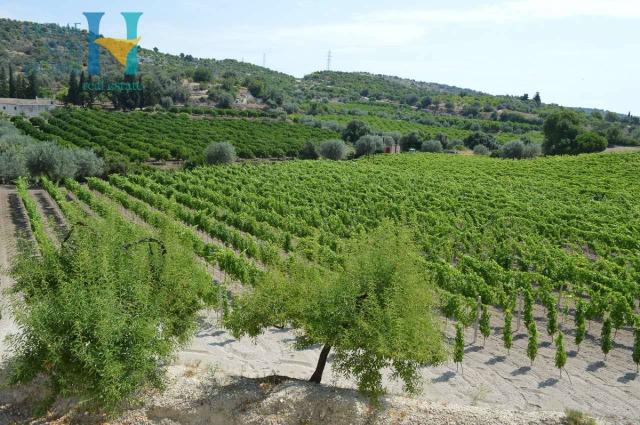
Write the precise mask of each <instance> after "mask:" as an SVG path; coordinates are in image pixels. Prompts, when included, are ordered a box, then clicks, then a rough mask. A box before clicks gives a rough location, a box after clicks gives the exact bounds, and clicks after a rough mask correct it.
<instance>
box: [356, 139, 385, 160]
mask: <svg viewBox="0 0 640 425" xmlns="http://www.w3.org/2000/svg"><path fill="white" fill-rule="evenodd" d="M383 149H384V142H383V140H382V137H380V136H374V135H366V136H362V137H361V138H360V139H358V141H357V142H356V156H363V155H373V154H375V153H378V152H382V151H383Z"/></svg>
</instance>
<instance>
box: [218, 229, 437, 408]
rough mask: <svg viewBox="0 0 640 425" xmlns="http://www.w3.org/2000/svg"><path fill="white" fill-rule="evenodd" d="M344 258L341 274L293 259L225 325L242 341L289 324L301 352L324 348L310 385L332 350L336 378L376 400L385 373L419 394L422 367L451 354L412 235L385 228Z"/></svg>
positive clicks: (356, 243)
mask: <svg viewBox="0 0 640 425" xmlns="http://www.w3.org/2000/svg"><path fill="white" fill-rule="evenodd" d="M393 252H402V253H403V255H390V254H389V253H393ZM344 253H345V255H344V258H345V260H344V261H345V263H344V266H343V269H342V270H340V271H339V272H336V273H334V272H329V271H326V270H325V269H320V268H318V267H317V266H313V265H311V264H309V263H306V262H305V261H303V260H300V259H297V258H294V257H292V258H291V259H290V261H289V263H288V266H287V270H286V271H285V272H279V271H274V270H272V271H270V272H268V273H266V274H265V275H264V276H263V277H262V279H261V280H260V281H259V282H258V283H257V285H256V287H255V289H254V290H253V291H252V292H250V293H247V294H245V295H243V296H241V297H240V298H238V299H236V301H235V303H234V306H233V308H232V309H231V311H230V312H229V313H228V314H227V315H226V316H225V324H226V326H227V327H228V328H229V329H230V330H231V332H232V334H233V335H234V336H235V337H238V338H239V337H241V336H244V335H247V336H251V337H255V336H257V335H259V334H260V333H262V332H263V330H264V329H265V328H267V327H269V326H273V325H282V324H288V325H290V326H292V327H293V328H295V330H296V335H297V337H296V343H295V346H296V347H297V348H300V349H303V348H308V347H311V346H312V345H314V344H321V345H322V346H323V348H322V351H321V352H320V357H319V359H318V364H317V367H316V370H315V372H314V373H313V375H312V376H311V379H310V381H311V382H316V383H320V382H321V380H322V375H323V371H324V368H325V365H326V362H327V357H328V355H329V353H330V352H331V351H333V352H334V353H335V356H334V359H333V363H332V367H333V370H334V372H336V373H338V374H341V375H343V376H345V377H347V378H354V379H355V381H356V382H357V383H358V389H359V390H360V391H362V392H364V393H366V394H368V395H370V396H371V397H372V399H373V400H375V399H376V397H377V396H378V395H380V394H381V393H383V391H384V388H383V386H382V370H383V369H385V368H391V369H392V370H393V375H394V376H395V377H397V378H400V379H401V380H402V381H403V382H404V386H405V389H406V390H407V391H409V392H414V391H416V390H417V389H418V383H419V373H418V368H419V367H420V366H421V365H433V364H440V363H442V362H443V361H444V360H445V359H446V353H445V349H444V346H443V335H442V330H441V329H440V325H439V321H438V319H437V318H436V316H435V313H434V311H435V309H436V306H437V303H436V302H435V299H434V291H433V288H434V286H433V285H434V283H433V280H432V278H431V277H430V276H429V275H428V274H427V272H426V269H425V267H424V260H423V259H422V257H421V255H420V251H419V249H418V247H417V245H416V244H415V243H414V242H413V240H412V238H411V233H410V232H409V231H408V230H406V229H402V228H400V229H399V228H398V227H396V226H395V225H393V224H391V223H384V224H383V225H381V227H379V228H378V229H376V230H374V231H372V232H371V233H370V234H368V235H363V236H361V237H359V238H358V239H355V240H352V241H350V242H348V243H347V244H346V246H345V250H344Z"/></svg>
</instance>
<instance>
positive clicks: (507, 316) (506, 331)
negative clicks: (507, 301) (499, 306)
mask: <svg viewBox="0 0 640 425" xmlns="http://www.w3.org/2000/svg"><path fill="white" fill-rule="evenodd" d="M512 321H513V314H512V313H511V310H506V311H505V312H504V326H503V328H502V341H503V342H504V348H506V349H507V352H509V350H511V346H512V345H513V331H512V330H511V323H512Z"/></svg>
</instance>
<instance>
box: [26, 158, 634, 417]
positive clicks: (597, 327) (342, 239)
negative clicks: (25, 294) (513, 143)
mask: <svg viewBox="0 0 640 425" xmlns="http://www.w3.org/2000/svg"><path fill="white" fill-rule="evenodd" d="M639 162H640V157H639V156H638V155H637V154H619V155H591V156H579V157H573V158H567V157H565V158H545V159H538V160H535V161H496V160H494V159H491V158H485V157H464V156H449V155H424V154H414V155H397V156H378V157H371V158H365V159H361V160H359V161H344V162H334V161H293V162H281V163H275V164H264V163H262V164H261V163H245V164H242V165H233V166H225V167H203V168H196V169H193V170H189V171H176V172H166V171H161V170H147V171H144V172H138V173H135V174H129V175H126V176H124V175H117V174H114V175H111V176H110V177H109V178H108V179H107V180H102V179H99V178H88V180H87V183H86V184H81V183H78V182H77V181H75V180H72V179H65V180H64V181H63V182H62V184H61V185H60V186H57V185H55V184H54V183H52V182H51V181H49V180H47V179H46V178H41V179H40V184H41V186H42V187H43V189H44V190H45V191H46V192H48V196H50V198H51V199H52V200H53V201H54V202H55V203H56V204H57V205H58V206H59V207H60V210H61V212H62V214H63V216H64V220H65V222H66V226H65V228H66V229H65V230H64V231H62V230H60V229H55V228H54V227H58V225H56V224H55V222H52V221H51V220H49V219H47V218H48V217H47V216H44V215H43V211H44V210H43V209H42V207H41V206H38V205H37V202H35V201H34V199H33V198H32V197H31V196H30V194H29V193H28V189H27V185H26V181H24V180H20V181H19V182H18V186H17V192H18V195H19V196H20V199H21V201H22V205H24V208H25V210H26V214H27V216H28V218H29V223H30V226H31V234H32V235H33V239H34V240H35V242H36V246H37V248H38V249H37V250H38V251H39V252H40V255H41V256H43V257H44V258H49V256H54V257H55V256H56V255H59V254H56V253H57V252H58V251H57V250H58V249H59V247H60V246H62V247H65V246H67V245H69V246H71V247H72V249H73V247H74V246H75V244H80V243H82V241H83V240H84V238H89V239H90V241H89V243H93V244H98V245H100V244H102V242H97V241H95V240H94V239H95V238H96V237H98V238H102V237H103V236H104V235H105V234H107V233H108V232H115V233H114V235H118V236H117V237H116V236H109V237H108V239H109V240H110V238H113V237H115V238H116V243H124V246H130V245H131V244H136V243H139V241H149V242H150V243H151V244H152V245H150V248H151V246H154V245H153V244H155V243H157V244H162V245H158V247H162V246H165V245H164V244H166V245H167V246H170V247H172V248H170V249H172V250H174V251H175V250H176V249H177V250H180V251H181V252H182V254H183V255H184V254H185V253H190V254H189V255H191V256H193V257H194V258H199V259H200V260H199V261H200V262H204V263H205V264H206V265H207V266H208V268H209V271H210V273H211V271H213V275H214V278H215V280H216V281H217V282H218V283H220V284H223V285H226V286H227V287H229V288H234V287H237V285H240V286H242V285H247V287H251V286H254V285H256V284H257V283H258V282H259V281H260V280H261V278H262V277H263V276H264V275H265V273H267V272H268V271H269V270H276V269H284V268H286V264H287V262H288V259H290V258H291V257H293V256H296V257H304V258H306V259H307V260H310V261H311V262H312V263H315V264H316V265H318V267H321V268H323V269H326V270H333V271H340V270H342V268H343V267H344V266H345V262H346V261H348V257H345V253H346V251H345V246H346V245H347V243H348V241H349V240H350V239H352V238H354V237H357V236H358V235H363V234H365V233H370V232H371V231H372V230H373V229H374V228H376V227H377V226H378V225H379V224H380V223H384V222H387V223H388V222H390V221H391V222H393V223H395V224H396V225H397V226H401V227H402V228H403V229H410V232H411V235H412V238H413V239H414V240H415V242H416V244H417V245H418V246H419V247H420V250H421V251H422V254H423V260H424V263H423V265H424V267H425V268H426V270H427V272H428V275H429V276H430V277H431V279H432V280H433V282H435V283H436V285H437V288H438V295H439V296H438V298H439V304H438V308H439V311H440V315H441V317H442V321H443V326H444V330H445V333H446V334H447V335H449V336H450V338H451V339H450V343H451V344H452V346H453V347H452V348H453V350H452V352H453V361H454V362H456V364H460V365H462V371H466V372H467V373H469V372H468V370H469V367H473V366H470V364H469V363H468V360H467V356H469V355H471V356H473V355H474V354H473V353H470V354H469V353H467V351H468V349H469V348H470V347H471V348H473V347H472V346H475V347H478V348H480V347H479V346H480V345H482V346H484V345H485V343H486V341H487V339H489V340H490V341H492V342H491V344H493V345H492V347H494V348H491V350H492V352H493V353H496V350H497V352H498V353H500V352H503V353H505V354H506V355H507V356H510V357H511V358H515V359H521V358H523V357H524V358H525V359H526V358H528V361H530V362H531V364H532V365H533V364H534V362H536V363H535V364H536V365H539V366H538V367H543V368H553V367H554V366H555V367H557V368H558V369H559V370H560V374H561V375H562V374H565V373H568V372H566V369H565V368H566V367H570V366H565V365H566V364H567V362H568V363H569V364H571V363H574V362H585V361H586V362H596V363H591V364H596V365H597V364H598V362H597V361H598V360H600V359H604V360H605V361H604V363H603V364H605V363H607V356H608V355H609V354H610V353H612V354H611V355H610V356H609V359H610V361H613V360H611V359H612V357H613V358H614V359H615V365H616V367H620V365H622V368H623V369H622V370H623V371H624V370H625V369H626V370H627V371H629V370H635V368H636V365H637V364H638V363H639V362H640V352H639V351H638V350H639V349H638V347H640V345H639V342H640V332H639V331H638V330H637V329H638V327H637V326H638V325H637V323H638V322H637V320H638V301H639V299H640V287H639V285H638V278H639V277H638V272H637V270H638V265H639V261H640V257H639V255H638V253H639V252H640V246H639V244H640V242H638V239H637V237H636V235H637V234H639V233H640V212H639V209H638V201H637V199H639V198H638V196H639V195H640V193H638V192H640V191H639V190H638V189H637V188H636V187H635V186H634V185H633V184H632V182H633V180H634V179H635V178H636V174H635V173H634V172H633V170H634V169H635V168H637V167H638V165H639ZM603 182H604V183H603ZM605 186H606V192H603V188H604V187H605ZM105 226H106V228H105ZM88 228H91V229H93V230H90V229H88ZM107 229H110V230H107ZM55 230H58V231H55ZM69 230H71V231H69ZM65 235H66V236H65ZM69 238H70V239H69ZM68 239H69V240H68ZM155 241H158V242H155ZM145 243H146V242H145ZM98 245H96V246H98ZM98 249H99V250H102V249H104V247H102V246H101V247H100V248H98ZM141 249H142V247H141ZM62 252H64V249H63V251H62ZM74 252H75V251H74ZM140 252H146V250H145V249H142V251H140ZM153 252H154V251H153V250H151V249H149V251H148V255H150V256H151V257H150V258H149V259H148V261H150V263H149V264H148V265H145V266H143V269H142V270H145V269H146V268H148V267H152V268H151V270H153V267H158V266H157V265H155V266H154V265H153V264H155V261H157V259H154V258H156V257H154V256H155V255H158V254H153ZM162 255H165V254H162ZM174 255H177V254H176V253H175V252H172V254H171V256H172V257H171V258H174V257H173V256H174ZM389 255H391V256H393V255H396V253H394V252H390V253H389ZM36 258H37V257H36ZM74 258H75V257H74ZM125 258H126V257H125ZM61 261H62V260H61ZM67 261H70V260H67ZM126 261H128V260H126ZM168 261H169V260H167V263H166V265H163V266H161V267H162V268H165V267H170V266H169V263H168ZM171 261H174V260H171ZM181 261H182V262H183V264H185V267H186V270H187V274H192V275H194V276H198V279H197V283H196V282H194V283H193V285H195V286H194V287H193V289H192V290H189V291H191V292H189V293H191V294H198V297H202V298H204V300H207V301H206V303H208V304H209V305H216V304H217V303H218V301H219V298H218V297H219V295H215V297H214V298H215V300H214V299H213V298H212V296H213V295H214V294H208V295H206V294H205V293H204V292H202V291H203V290H204V287H205V286H207V285H206V283H205V282H206V281H207V278H206V277H205V276H204V275H203V273H205V272H204V270H203V269H202V265H196V264H191V263H189V264H186V263H184V261H186V260H185V258H183V259H182V260H181ZM62 264H64V262H63V263H62ZM171 269H172V270H173V269H174V268H173V267H172V268H171ZM172 273H177V272H172ZM172 273H170V274H169V278H170V279H171V277H170V276H173V274H172ZM27 275H28V276H30V275H29V274H27ZM183 275H184V274H183ZM152 276H153V274H152ZM34 277H35V276H34ZM34 284H35V281H34ZM167 284H169V285H170V283H169V282H167ZM153 285H157V283H153ZM34 288H35V287H34ZM34 288H31V287H30V286H28V285H27V286H26V288H24V287H23V288H22V289H23V291H24V290H35V289H34ZM198 288H200V289H198ZM55 290H56V291H57V290H58V289H55ZM60 290H62V289H60ZM146 290H148V289H144V291H146ZM167 290H168V291H171V290H170V289H167ZM236 290H237V289H234V290H233V291H232V292H234V293H235V292H236ZM193 291H195V292H193ZM34 294H39V293H38V292H34ZM100 294H101V292H100ZM141 294H144V292H142V293H141ZM167 294H169V293H167ZM181 294H182V292H181ZM185 294H186V293H185ZM39 295H40V294H39ZM34 296H36V295H34ZM40 296H42V295H40ZM100 296H101V297H102V296H103V295H100ZM114 296H115V295H114ZM174 296H175V294H174V295H168V297H169V298H167V299H172V297H174ZM182 296H185V295H184V294H183V295H182ZM46 297H47V300H51V299H52V298H51V297H50V295H46ZM163 297H164V295H163ZM163 297H160V298H157V299H156V298H154V300H155V301H154V302H159V303H163V302H166V300H167V299H165V298H163ZM70 302H71V303H72V304H70V305H69V306H65V304H64V303H61V304H62V305H63V306H65V307H68V308H72V307H73V306H74V305H75V304H73V303H74V301H73V300H72V299H70ZM185 302H187V303H188V304H185V305H184V306H183V307H179V306H176V308H178V310H175V312H176V313H177V312H180V311H183V310H180V309H183V308H186V307H187V306H189V307H188V311H189V314H193V313H194V312H195V310H194V308H196V306H200V305H202V304H201V303H203V302H205V301H197V300H196V299H192V300H191V301H185ZM228 302H230V303H231V305H233V301H232V300H231V299H230V300H229V301H228ZM57 308H60V306H58V307H57ZM73 308H75V307H73ZM224 308H225V309H228V308H232V307H229V306H227V305H226V302H225V307H224ZM112 313H113V312H111V313H109V314H112ZM68 314H70V315H77V314H81V317H82V318H81V319H78V320H103V318H104V319H106V317H107V316H106V314H107V313H105V315H102V316H99V317H98V316H96V318H95V319H91V316H90V315H86V314H85V313H77V312H75V310H71V311H69V313H68ZM113 314H125V313H124V312H123V313H120V312H117V313H113ZM180 314H182V313H180ZM79 317H80V316H79ZM154 320H172V319H171V316H167V317H166V318H159V319H157V318H156V319H154ZM182 321H183V322H184V325H182V326H187V322H188V321H187V319H184V318H183V319H182ZM40 323H46V322H37V323H31V324H30V325H31V326H34V327H36V326H39V324H40ZM61 323H62V322H61ZM452 323H454V324H455V326H454V327H453V328H452ZM592 324H593V326H592ZM52 326H53V325H52ZM56 326H57V327H56ZM58 327H59V328H60V329H62V330H57V329H58ZM54 328H55V329H53V330H52V332H64V325H63V324H59V325H55V326H54ZM186 329H191V328H189V327H188V326H187V327H186V328H180V330H179V333H178V334H176V335H177V337H178V338H185V337H186V334H185V333H184V332H186V331H185V330H186ZM495 330H499V331H495ZM176 332H178V330H176ZM523 332H524V334H523ZM452 333H453V334H455V338H453V336H452V335H453V334H452ZM471 334H473V335H474V339H473V341H471V340H466V341H465V336H466V337H467V338H468V337H469V335H471ZM285 335H286V334H285ZM476 336H477V339H476ZM63 337H64V336H63V335H62V334H61V335H60V336H58V338H63ZM140 337H141V338H144V337H145V336H144V334H140ZM524 337H526V340H525V341H524V343H523V342H519V341H518V340H519V339H521V338H524ZM221 338H223V337H221ZM634 338H635V345H634V342H633V339H634ZM545 339H546V340H551V341H552V342H551V343H550V344H549V345H550V346H552V347H554V348H552V349H551V350H553V351H552V353H553V352H555V353H556V354H555V365H554V364H553V363H554V358H553V356H552V357H551V359H550V358H549V351H550V349H548V348H545V347H548V346H549V345H547V346H545V345H544V344H546V343H542V344H540V343H539V341H544V340H545ZM68 341H69V342H68V344H69V346H70V347H74V346H75V345H74V344H77V343H78V341H77V340H76V339H74V338H73V337H70V338H69V340H68ZM498 341H499V343H498ZM630 341H631V342H630ZM160 343H161V344H162V345H160V347H165V348H162V350H166V349H169V348H168V347H172V346H174V344H175V340H174V339H170V340H167V341H161V342H160ZM114 344H116V343H115V342H114ZM211 344H214V343H211ZM585 344H586V345H587V347H586V348H584V350H583V351H580V346H581V345H585ZM567 345H570V346H571V347H575V348H576V349H575V350H573V351H571V352H572V353H573V354H570V355H569V358H567V350H566V349H565V346H567ZM632 345H634V346H633V347H631V346H632ZM465 346H466V347H467V349H463V348H462V347H465ZM496 346H498V348H495V347H496ZM75 349H77V350H81V347H77V348H75ZM122 350H127V348H126V347H123V348H122ZM247 350H252V348H247ZM502 350H503V351H502ZM576 350H577V351H576ZM80 352H81V351H80ZM163 352H164V351H163ZM571 352H570V353H571ZM598 352H600V353H601V354H600V355H598ZM580 353H583V354H580ZM487 354H488V353H487ZM69 355H71V356H75V355H76V354H75V353H71V354H69ZM82 355H83V356H84V355H85V354H82ZM86 355H87V356H91V355H93V354H91V353H87V354H86ZM216 355H217V356H220V355H221V354H220V353H217V354H216ZM222 355H223V356H224V354H222ZM496 356H497V355H496ZM581 357H583V358H581ZM125 358H126V357H123V360H122V361H126V360H124V359H125ZM484 358H485V359H486V362H485V364H491V362H495V361H496V360H495V359H496V358H497V359H499V358H500V357H494V358H493V359H492V358H489V357H486V356H485V357H484ZM536 358H538V359H537V361H536ZM83 361H84V360H83ZM87 361H88V362H89V363H87V364H86V365H85V366H83V367H85V368H89V369H92V370H94V369H95V371H96V373H97V375H96V376H97V377H96V382H97V383H98V384H99V387H100V388H101V387H102V385H103V384H102V382H103V381H102V378H99V377H98V376H100V374H101V373H103V372H102V371H101V370H100V367H106V366H100V365H93V364H92V363H90V362H91V360H90V359H89V360H87ZM469 361H470V362H471V365H475V364H476V363H475V362H474V360H473V359H472V360H469ZM498 361H500V360H498ZM502 361H504V360H502ZM520 361H521V360H520ZM541 362H547V363H548V362H550V363H551V364H546V365H545V364H542V363H541ZM516 364H517V363H516ZM45 366H46V367H52V366H50V365H49V364H48V363H46V362H45V363H43V364H42V367H45ZM521 366H522V365H521ZM54 367H62V365H58V366H54ZM122 367H124V365H123V366H122ZM591 367H592V366H587V368H591ZM597 367H602V366H597ZM125 369H126V368H125ZM125 369H123V371H124V370H125ZM429 369H431V368H427V369H426V370H429ZM479 369H482V368H481V367H480V368H479ZM521 369H522V367H521ZM440 370H441V369H440ZM571 370H572V374H573V376H570V377H569V379H573V380H575V379H576V375H575V374H574V373H575V368H571ZM132 372H133V370H132ZM123 373H126V372H123ZM448 373H450V372H445V373H444V375H443V376H448V375H447V374H448ZM462 373H464V372H462ZM471 373H473V371H472V372H471ZM476 373H478V372H476ZM482 373H487V372H482ZM523 373H526V372H523ZM625 376H629V374H627V375H625ZM127 379H129V378H127ZM130 379H131V380H133V381H135V380H140V379H143V378H142V377H141V376H139V375H133V376H132V377H131V378H130ZM549 379H550V378H549ZM621 379H622V378H621ZM625 379H626V378H625ZM629 379H631V378H629ZM547 381H548V379H547ZM547 381H544V382H547ZM550 382H551V383H550V384H548V385H554V384H553V382H554V381H550ZM543 384H544V383H542V384H540V385H543ZM63 385H64V384H63ZM344 385H348V384H344ZM438 385H440V384H438ZM544 385H547V384H544ZM437 388H442V387H437ZM91 391H93V392H94V393H97V396H98V397H101V398H104V403H105V404H107V405H108V404H109V403H113V402H115V401H117V399H118V395H117V393H110V394H107V393H106V392H101V391H100V390H96V389H92V390H91ZM105 391H107V389H105ZM118 391H122V392H123V393H125V394H126V393H127V392H128V391H129V390H127V389H126V388H121V389H120V390H118ZM599 409H600V410H601V411H604V412H606V411H607V410H606V408H603V407H599ZM629 412H630V413H629V414H635V413H632V412H631V411H629Z"/></svg>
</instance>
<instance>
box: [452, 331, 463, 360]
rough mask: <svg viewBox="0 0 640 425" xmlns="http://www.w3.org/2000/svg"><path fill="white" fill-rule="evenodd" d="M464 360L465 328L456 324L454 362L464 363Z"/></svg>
mask: <svg viewBox="0 0 640 425" xmlns="http://www.w3.org/2000/svg"><path fill="white" fill-rule="evenodd" d="M463 358H464V328H463V326H462V324H461V323H457V324H456V338H455V343H454V345H453V361H454V362H456V363H462V359H463Z"/></svg>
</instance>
